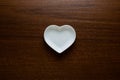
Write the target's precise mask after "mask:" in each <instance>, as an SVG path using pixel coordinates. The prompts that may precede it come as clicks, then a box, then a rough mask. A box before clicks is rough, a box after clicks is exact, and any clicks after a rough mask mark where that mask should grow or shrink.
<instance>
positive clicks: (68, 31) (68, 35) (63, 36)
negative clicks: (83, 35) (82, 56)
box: [44, 25, 76, 53]
mask: <svg viewBox="0 0 120 80" xmlns="http://www.w3.org/2000/svg"><path fill="white" fill-rule="evenodd" d="M75 39H76V32H75V30H74V28H73V27H72V26H70V25H63V26H57V25H50V26H48V27H47V28H46V29H45V31H44V40H45V42H46V43H47V44H48V45H49V46H50V47H51V48H52V49H54V50H55V51H56V52H58V53H62V52H63V51H65V50H66V49H67V48H69V47H70V46H71V45H72V44H73V43H74V41H75Z"/></svg>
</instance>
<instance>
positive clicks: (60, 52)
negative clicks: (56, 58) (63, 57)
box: [56, 51, 64, 54]
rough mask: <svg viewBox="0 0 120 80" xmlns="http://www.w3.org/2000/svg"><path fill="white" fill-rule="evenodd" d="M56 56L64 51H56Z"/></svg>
mask: <svg viewBox="0 0 120 80" xmlns="http://www.w3.org/2000/svg"><path fill="white" fill-rule="evenodd" d="M56 52H57V53H58V54H62V53H63V52H64V51H56Z"/></svg>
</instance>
